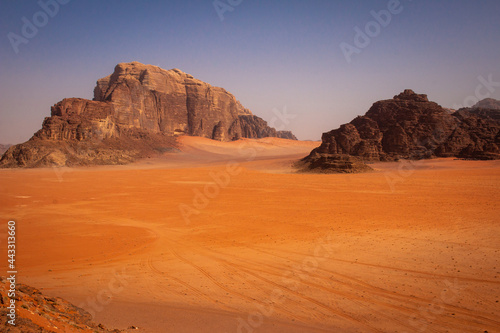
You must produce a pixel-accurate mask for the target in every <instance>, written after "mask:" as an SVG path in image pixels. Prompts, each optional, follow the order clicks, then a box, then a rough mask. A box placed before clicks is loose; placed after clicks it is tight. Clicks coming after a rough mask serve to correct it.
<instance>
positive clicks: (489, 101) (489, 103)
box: [471, 98, 500, 110]
mask: <svg viewBox="0 0 500 333" xmlns="http://www.w3.org/2000/svg"><path fill="white" fill-rule="evenodd" d="M471 109H493V110H500V101H499V100H496V99H493V98H485V99H483V100H481V101H479V102H478V103H477V104H476V105H474V106H473V107H471Z"/></svg>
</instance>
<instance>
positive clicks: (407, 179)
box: [0, 138, 500, 333]
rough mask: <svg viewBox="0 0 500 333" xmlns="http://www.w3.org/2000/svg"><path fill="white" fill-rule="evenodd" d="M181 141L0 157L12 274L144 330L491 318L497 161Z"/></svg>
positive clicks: (499, 288) (375, 325) (344, 328)
mask: <svg viewBox="0 0 500 333" xmlns="http://www.w3.org/2000/svg"><path fill="white" fill-rule="evenodd" d="M182 142H183V144H184V147H183V153H180V154H171V155H168V156H167V158H166V159H165V160H146V161H141V162H140V163H137V164H135V165H130V166H116V167H96V168H75V169H50V168H48V169H36V170H0V183H1V184H2V188H3V191H2V193H1V194H0V200H1V202H2V205H1V207H0V217H1V220H2V221H4V223H3V225H4V226H2V228H1V229H0V230H1V235H0V237H1V239H2V244H4V245H2V249H1V251H2V252H1V253H2V256H3V257H4V258H6V255H5V247H6V246H5V242H4V241H3V240H5V239H6V234H5V233H6V225H7V221H8V220H10V219H14V220H16V221H17V225H18V254H17V259H18V262H17V263H18V267H19V274H18V279H19V280H20V282H22V283H26V284H30V285H33V286H36V287H38V288H41V289H42V290H43V292H44V293H47V294H49V295H54V296H60V297H63V298H65V299H67V300H68V301H71V302H73V303H75V304H76V305H81V306H82V307H84V308H85V309H87V310H88V311H90V312H91V313H93V314H95V316H96V321H97V322H101V323H104V324H105V325H106V326H109V327H117V328H127V327H129V326H131V325H135V326H138V327H139V328H140V330H139V331H141V332H176V333H177V332H484V331H488V332H496V331H499V330H500V320H499V319H498V317H499V314H500V304H499V297H500V263H499V254H500V223H499V216H500V214H499V213H500V209H499V204H498V198H499V194H500V193H499V192H500V161H458V160H453V159H438V160H429V161H421V162H415V163H410V164H402V163H377V164H374V165H373V167H375V168H376V171H375V172H373V173H366V174H355V175H340V174H339V175H317V174H295V173H293V172H292V168H291V162H292V161H294V160H296V159H298V158H300V157H303V156H305V155H307V153H308V152H309V151H310V150H311V149H312V148H313V147H315V146H316V145H318V144H319V143H318V142H292V141H288V140H280V139H272V140H247V141H245V142H243V143H242V142H231V143H219V142H214V141H211V140H206V139H200V138H182ZM214 179H217V180H214ZM217 182H218V183H217ZM205 191H206V194H203V193H204V192H205ZM181 210H183V211H184V216H183V215H182V213H181ZM5 264H6V260H4V262H2V264H1V269H2V270H3V271H5V270H6V269H5V266H4V265H5Z"/></svg>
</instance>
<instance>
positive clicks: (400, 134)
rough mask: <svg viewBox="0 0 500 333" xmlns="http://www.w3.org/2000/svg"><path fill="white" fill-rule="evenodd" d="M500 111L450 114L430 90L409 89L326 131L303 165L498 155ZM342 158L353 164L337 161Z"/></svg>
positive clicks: (341, 166)
mask: <svg viewBox="0 0 500 333" xmlns="http://www.w3.org/2000/svg"><path fill="white" fill-rule="evenodd" d="M499 116H500V111H499V110H490V109H488V110H486V109H461V110H458V111H456V112H454V113H453V114H450V113H449V112H448V111H447V110H446V109H444V108H442V107H441V106H439V105H438V104H436V103H434V102H430V101H429V100H428V99H427V95H420V94H416V93H414V92H413V91H412V90H405V91H404V92H403V93H401V94H399V95H397V96H394V98H393V99H390V100H384V101H379V102H376V103H375V104H373V106H372V107H371V108H370V110H369V111H368V112H367V113H366V114H365V115H364V116H359V117H356V118H355V119H354V120H352V121H351V122H350V123H349V124H344V125H342V126H340V128H338V129H335V130H333V131H330V132H327V133H324V134H323V136H322V144H321V146H320V147H318V148H316V149H314V150H313V151H312V152H311V154H310V155H309V156H307V157H306V158H304V159H303V160H302V161H301V167H302V168H303V169H305V170H312V171H325V170H329V171H331V172H352V170H360V171H362V170H363V167H361V166H360V160H362V161H367V162H369V161H395V160H398V159H423V158H432V157H459V158H471V159H498V158H500V150H499V147H500V120H499ZM353 157H355V158H356V159H354V160H353ZM342 161H349V164H348V165H346V164H345V163H339V162H342Z"/></svg>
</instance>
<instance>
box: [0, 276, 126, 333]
mask: <svg viewBox="0 0 500 333" xmlns="http://www.w3.org/2000/svg"><path fill="white" fill-rule="evenodd" d="M9 289H10V288H9V283H8V281H7V280H6V279H5V278H4V277H1V278H0V294H1V299H0V302H1V304H2V307H1V308H0V318H1V321H0V332H6V333H49V332H82V333H83V332H88V333H90V332H92V333H95V332H98V333H108V332H114V333H118V332H128V331H132V330H125V331H124V330H118V329H114V330H110V329H107V328H106V327H104V326H103V325H101V324H95V323H93V322H92V318H91V315H90V314H89V313H88V312H86V311H85V310H83V309H80V308H78V307H76V306H74V305H73V304H71V303H68V302H66V301H65V300H63V299H62V298H59V297H55V298H53V297H47V296H44V295H43V294H42V293H41V292H40V291H39V290H38V289H35V288H32V287H30V286H27V285H24V284H17V285H16V288H15V289H16V292H15V297H14V299H15V312H16V317H15V322H14V323H15V326H13V325H11V324H10V323H9V322H8V320H10V318H9V317H8V316H7V315H8V314H9V313H10V309H9V305H10V302H11V301H10V298H9V297H8V295H9Z"/></svg>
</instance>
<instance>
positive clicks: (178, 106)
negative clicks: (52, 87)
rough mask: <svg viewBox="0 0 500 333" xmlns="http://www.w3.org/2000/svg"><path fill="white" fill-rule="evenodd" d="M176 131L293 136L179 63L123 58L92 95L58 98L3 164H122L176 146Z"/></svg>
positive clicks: (218, 136) (227, 136)
mask: <svg viewBox="0 0 500 333" xmlns="http://www.w3.org/2000/svg"><path fill="white" fill-rule="evenodd" d="M177 135H193V136H202V137H206V138H210V139H214V140H221V141H230V140H237V139H239V138H261V137H279V138H285V139H294V140H296V138H295V136H294V135H293V134H292V133H291V132H287V131H276V130H275V129H274V128H271V127H269V126H268V125H267V123H266V122H265V121H264V120H262V119H261V118H259V117H257V116H255V115H253V114H252V113H251V112H250V111H249V110H248V109H245V108H244V107H243V106H242V105H241V103H240V102H239V101H238V100H236V98H235V97H234V96H233V95H232V94H230V93H229V92H227V91H226V90H224V89H223V88H218V87H213V86H211V85H209V84H208V83H205V82H202V81H200V80H197V79H195V78H193V76H191V75H189V74H186V73H184V72H182V71H180V70H178V69H172V70H168V71H167V70H164V69H161V68H159V67H157V66H151V65H143V64H141V63H138V62H131V63H121V64H118V65H117V66H116V67H115V70H114V72H113V74H111V75H109V76H107V77H105V78H102V79H100V80H98V81H97V85H96V87H95V89H94V99H93V100H92V101H91V100H86V99H81V98H67V99H64V100H62V101H60V102H59V103H57V104H55V105H54V106H53V107H52V109H51V116H50V117H47V118H45V120H44V122H43V125H42V129H41V130H39V131H38V132H37V133H35V134H34V135H33V137H32V138H31V139H30V140H29V141H27V142H26V143H24V144H20V145H16V146H13V147H11V148H10V149H9V150H8V151H7V152H6V153H5V154H4V155H3V157H2V159H1V160H0V166H3V167H17V166H23V167H37V166H50V165H56V166H63V165H82V164H83V165H85V164H123V163H128V162H131V161H133V160H135V159H137V158H140V157H145V156H149V155H151V154H154V153H158V152H163V151H166V150H168V149H171V148H172V147H175V140H174V137H175V136H177Z"/></svg>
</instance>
